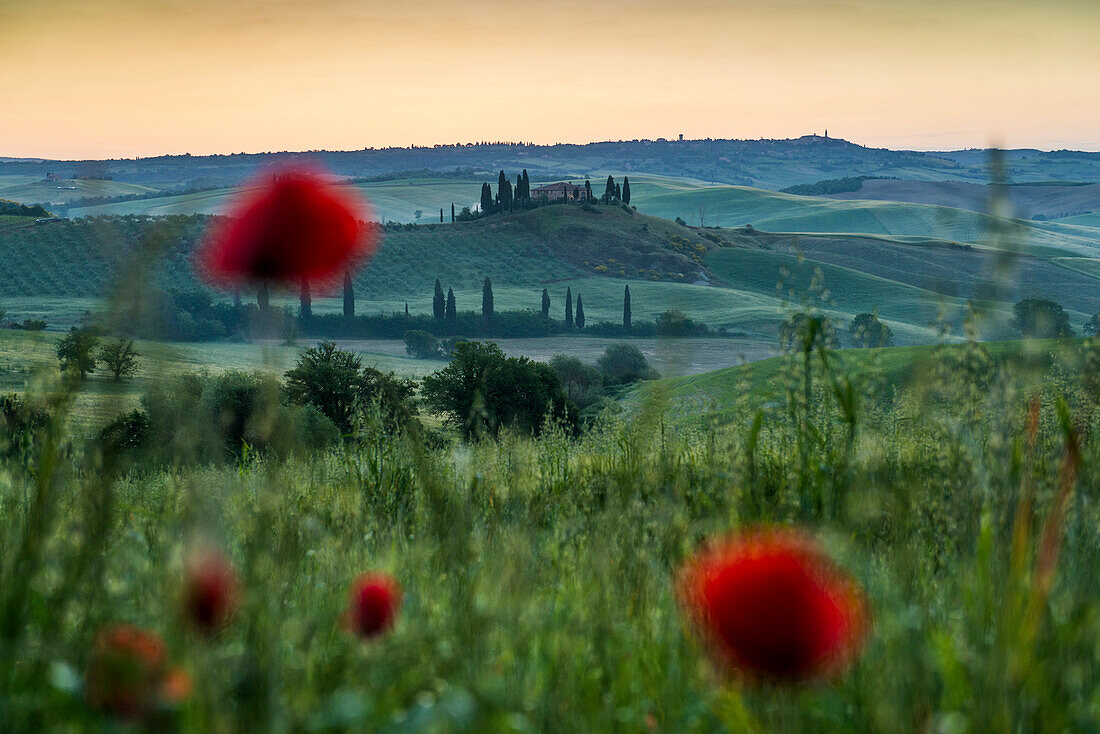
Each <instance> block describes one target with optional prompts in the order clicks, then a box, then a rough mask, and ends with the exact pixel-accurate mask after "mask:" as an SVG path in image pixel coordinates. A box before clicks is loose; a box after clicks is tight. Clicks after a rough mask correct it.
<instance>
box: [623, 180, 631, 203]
mask: <svg viewBox="0 0 1100 734" xmlns="http://www.w3.org/2000/svg"><path fill="white" fill-rule="evenodd" d="M622 199H623V203H624V204H629V203H630V179H629V178H627V177H626V176H623V191H622Z"/></svg>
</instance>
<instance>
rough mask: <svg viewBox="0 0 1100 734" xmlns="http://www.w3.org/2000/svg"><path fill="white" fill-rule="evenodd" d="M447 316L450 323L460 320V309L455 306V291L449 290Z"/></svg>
mask: <svg viewBox="0 0 1100 734" xmlns="http://www.w3.org/2000/svg"><path fill="white" fill-rule="evenodd" d="M445 315H446V318H447V320H448V321H456V320H458V307H457V306H456V305H455V292H454V290H453V289H451V288H448V289H447V308H446V311H445Z"/></svg>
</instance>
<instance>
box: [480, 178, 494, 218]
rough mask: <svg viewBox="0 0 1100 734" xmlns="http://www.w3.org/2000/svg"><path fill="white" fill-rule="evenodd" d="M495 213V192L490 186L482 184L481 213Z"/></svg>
mask: <svg viewBox="0 0 1100 734" xmlns="http://www.w3.org/2000/svg"><path fill="white" fill-rule="evenodd" d="M492 212H493V190H492V189H491V188H490V187H489V184H487V183H482V184H481V213H482V214H491V213H492Z"/></svg>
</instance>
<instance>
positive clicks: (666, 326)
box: [656, 309, 711, 337]
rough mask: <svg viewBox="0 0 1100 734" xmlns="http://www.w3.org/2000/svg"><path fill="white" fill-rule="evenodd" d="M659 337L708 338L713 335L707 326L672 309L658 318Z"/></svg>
mask: <svg viewBox="0 0 1100 734" xmlns="http://www.w3.org/2000/svg"><path fill="white" fill-rule="evenodd" d="M656 326H657V336H672V337H684V336H707V335H709V334H710V333H711V331H710V329H708V328H707V325H706V324H703V323H700V322H698V321H695V320H694V319H691V318H689V317H688V316H687V314H685V313H684V312H683V311H680V310H678V309H670V310H668V311H665V312H664V313H662V314H661V315H660V316H658V317H657V324H656Z"/></svg>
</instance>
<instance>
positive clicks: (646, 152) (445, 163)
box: [0, 135, 1100, 201]
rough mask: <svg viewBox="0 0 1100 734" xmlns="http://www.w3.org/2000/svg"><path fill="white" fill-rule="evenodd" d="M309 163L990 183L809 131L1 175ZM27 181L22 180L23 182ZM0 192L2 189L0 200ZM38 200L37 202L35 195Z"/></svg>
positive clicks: (180, 180)
mask: <svg viewBox="0 0 1100 734" xmlns="http://www.w3.org/2000/svg"><path fill="white" fill-rule="evenodd" d="M302 158H309V159H312V160H315V161H317V162H319V163H320V164H322V165H324V166H325V167H326V168H328V169H329V170H331V171H333V172H334V173H336V174H339V175H343V176H372V175H377V174H387V173H392V172H395V171H415V170H421V169H432V170H436V171H452V170H455V169H461V168H472V169H475V170H477V171H486V172H491V171H492V172H495V171H498V170H500V169H502V168H503V169H507V170H510V171H511V170H516V171H518V170H520V169H521V168H527V169H528V171H529V172H530V173H531V174H532V175H538V176H541V177H543V178H569V177H572V178H577V177H581V178H583V177H585V176H591V177H592V178H593V179H595V178H597V177H598V174H600V173H603V175H606V174H607V173H608V172H616V173H624V172H625V173H627V174H631V173H634V174H654V175H662V176H671V177H676V178H692V179H698V180H702V181H708V182H720V183H728V184H737V185H742V186H757V187H763V188H769V189H781V188H784V187H787V186H791V185H794V184H809V183H814V182H816V181H821V180H823V179H833V178H843V177H847V176H860V175H870V176H888V177H896V178H903V179H913V180H922V181H973V182H977V183H984V182H986V181H988V180H989V173H988V170H987V159H988V152H987V151H981V150H977V151H957V152H951V153H921V152H914V151H896V150H887V149H880V148H868V147H864V146H861V145H857V144H855V143H850V142H847V141H844V140H839V139H835V138H823V137H819V136H816V135H809V136H805V137H802V138H796V139H791V140H684V141H674V140H663V139H659V140H633V141H621V142H600V143H589V144H585V145H564V144H562V145H522V144H466V145H441V146H433V147H419V148H387V149H365V150H358V151H314V152H310V153H290V152H287V153H257V154H236V155H220V156H192V155H177V156H160V157H155V158H142V159H136V160H107V161H48V160H21V161H7V162H0V177H4V176H22V177H24V178H25V179H31V180H33V179H35V178H37V179H41V178H43V177H44V176H45V174H46V173H47V172H48V171H54V172H57V173H59V175H61V176H66V177H67V176H73V175H80V174H82V173H91V174H92V175H97V176H110V177H111V178H112V179H113V181H114V182H115V183H125V184H135V185H138V186H145V187H152V188H157V189H170V188H176V189H180V188H188V187H193V185H194V184H195V183H200V182H201V183H202V184H203V185H205V186H209V185H222V186H232V185H236V184H239V183H241V182H242V181H244V180H245V179H247V177H249V176H251V175H253V174H254V173H255V172H256V171H257V170H258V169H260V168H262V167H264V166H266V165H270V164H271V163H274V162H287V161H299V160H301V159H302ZM1008 159H1009V175H1010V177H1011V179H1012V180H1014V181H1052V180H1058V181H1100V154H1097V153H1076V152H1065V151H1062V152H1058V153H1043V152H1040V151H1008ZM24 183H26V181H24ZM3 195H4V194H2V193H0V196H3ZM35 200H36V201H37V200H38V199H35Z"/></svg>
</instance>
